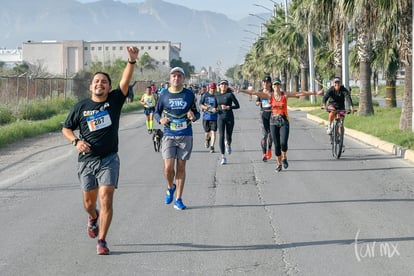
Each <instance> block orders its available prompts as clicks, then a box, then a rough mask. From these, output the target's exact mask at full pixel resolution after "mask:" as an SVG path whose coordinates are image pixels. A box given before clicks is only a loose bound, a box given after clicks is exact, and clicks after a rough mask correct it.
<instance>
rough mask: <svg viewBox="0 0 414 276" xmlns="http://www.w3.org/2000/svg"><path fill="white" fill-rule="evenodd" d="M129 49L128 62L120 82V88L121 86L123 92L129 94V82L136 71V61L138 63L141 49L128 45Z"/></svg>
mask: <svg viewBox="0 0 414 276" xmlns="http://www.w3.org/2000/svg"><path fill="white" fill-rule="evenodd" d="M127 51H128V56H129V58H128V62H127V64H126V66H125V69H124V72H123V73H122V78H121V81H120V82H119V88H121V91H122V94H124V95H125V96H127V95H128V87H129V83H130V82H131V79H132V74H133V73H134V68H135V63H137V57H138V53H139V50H138V48H137V47H127Z"/></svg>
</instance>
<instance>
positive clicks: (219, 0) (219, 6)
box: [78, 0, 285, 20]
mask: <svg viewBox="0 0 414 276" xmlns="http://www.w3.org/2000/svg"><path fill="white" fill-rule="evenodd" d="M78 1H79V2H82V3H88V2H97V1H98V0H78ZM116 1H120V2H125V3H142V2H144V0H116ZM164 1H165V2H170V3H173V4H177V5H181V6H185V7H188V8H190V9H194V10H203V11H204V10H205V11H212V12H217V13H222V14H225V15H227V16H228V17H230V18H232V19H235V20H238V19H241V18H243V17H246V16H248V15H249V13H252V14H259V13H267V12H271V10H272V9H273V3H274V2H278V3H284V2H285V1H284V0H164Z"/></svg>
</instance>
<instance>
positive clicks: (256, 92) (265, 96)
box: [236, 89, 270, 99]
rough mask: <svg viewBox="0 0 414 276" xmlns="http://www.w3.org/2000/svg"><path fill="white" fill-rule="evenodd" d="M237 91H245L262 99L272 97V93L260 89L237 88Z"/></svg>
mask: <svg viewBox="0 0 414 276" xmlns="http://www.w3.org/2000/svg"><path fill="white" fill-rule="evenodd" d="M236 92H241V93H244V94H249V95H254V96H258V97H260V98H262V99H270V95H269V94H268V93H264V92H259V91H254V90H249V89H248V90H246V89H239V90H236Z"/></svg>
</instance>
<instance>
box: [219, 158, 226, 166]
mask: <svg viewBox="0 0 414 276" xmlns="http://www.w3.org/2000/svg"><path fill="white" fill-rule="evenodd" d="M220 164H222V165H226V164H227V159H226V157H223V158H221V162H220Z"/></svg>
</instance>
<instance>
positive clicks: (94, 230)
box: [87, 210, 99, 239]
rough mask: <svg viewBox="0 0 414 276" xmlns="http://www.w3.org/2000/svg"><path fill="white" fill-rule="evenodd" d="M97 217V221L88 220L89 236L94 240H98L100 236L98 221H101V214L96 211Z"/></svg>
mask: <svg viewBox="0 0 414 276" xmlns="http://www.w3.org/2000/svg"><path fill="white" fill-rule="evenodd" d="M96 215H97V217H96V218H95V219H91V218H90V217H89V218H88V227H87V230H88V235H89V237H91V238H92V239H94V238H96V237H97V236H98V234H99V226H98V219H99V212H98V210H96Z"/></svg>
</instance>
